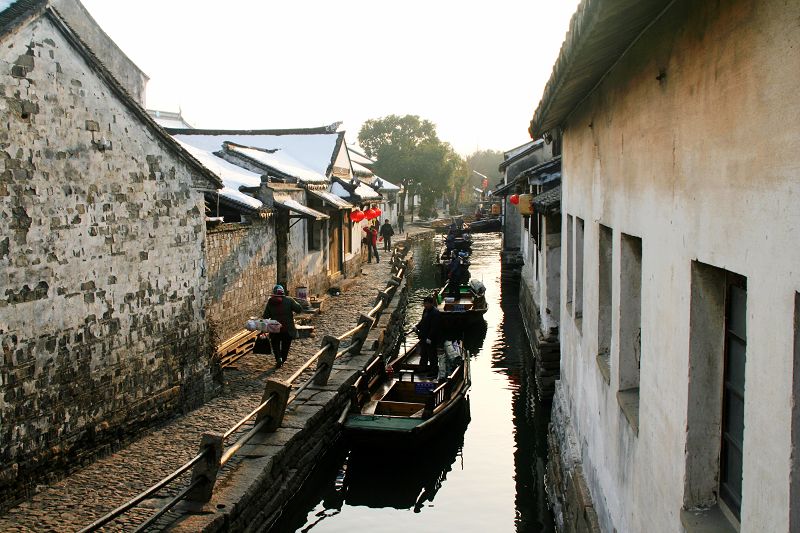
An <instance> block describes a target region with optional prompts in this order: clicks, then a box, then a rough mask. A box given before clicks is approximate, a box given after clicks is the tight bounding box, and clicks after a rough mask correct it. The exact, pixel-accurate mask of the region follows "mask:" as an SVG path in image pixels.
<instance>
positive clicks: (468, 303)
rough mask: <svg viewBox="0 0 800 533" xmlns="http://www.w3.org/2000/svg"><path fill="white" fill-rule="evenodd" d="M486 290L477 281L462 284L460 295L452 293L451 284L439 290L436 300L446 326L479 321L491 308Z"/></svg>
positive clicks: (459, 290) (435, 294)
mask: <svg viewBox="0 0 800 533" xmlns="http://www.w3.org/2000/svg"><path fill="white" fill-rule="evenodd" d="M485 290H486V288H485V287H484V286H483V283H481V282H479V281H477V280H472V281H470V282H469V283H462V284H460V285H459V287H458V293H453V292H452V291H450V282H448V283H447V284H446V285H445V286H444V287H442V288H441V289H438V290H437V291H436V292H435V293H434V298H435V300H436V307H437V308H438V309H439V313H441V317H442V320H443V321H444V323H445V325H446V326H448V327H449V326H451V325H452V324H453V323H454V322H455V321H459V322H463V321H464V320H465V319H466V320H470V319H477V318H480V317H481V316H482V315H483V314H485V313H486V311H487V310H488V308H489V306H488V304H487V303H486V296H485Z"/></svg>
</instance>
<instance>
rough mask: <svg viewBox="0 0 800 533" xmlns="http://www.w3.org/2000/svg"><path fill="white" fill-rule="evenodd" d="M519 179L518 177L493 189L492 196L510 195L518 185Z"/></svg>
mask: <svg viewBox="0 0 800 533" xmlns="http://www.w3.org/2000/svg"><path fill="white" fill-rule="evenodd" d="M517 179H518V178H514V179H513V180H511V181H510V182H509V183H506V184H505V185H502V186H500V187H498V188H496V189H495V190H493V191H492V196H508V195H509V194H512V189H513V188H514V187H515V186H516V185H517Z"/></svg>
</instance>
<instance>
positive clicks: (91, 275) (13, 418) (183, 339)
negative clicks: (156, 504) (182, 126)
mask: <svg viewBox="0 0 800 533" xmlns="http://www.w3.org/2000/svg"><path fill="white" fill-rule="evenodd" d="M118 94H119V93H117V92H115V91H113V90H110V86H109V85H108V84H107V83H106V82H105V81H104V80H103V78H102V76H100V75H99V74H98V73H97V72H96V71H95V70H93V67H92V66H91V63H90V62H87V60H86V59H85V56H83V55H81V53H80V52H78V49H77V48H76V47H73V46H72V45H71V44H70V43H69V42H67V40H66V39H65V38H64V35H63V34H62V33H61V32H60V31H59V30H58V29H57V28H56V26H55V25H54V23H53V21H52V20H51V19H50V18H48V17H46V16H40V17H39V18H37V19H35V20H33V21H31V22H28V23H27V24H26V25H24V26H22V27H21V28H18V29H16V30H14V32H13V33H11V34H8V35H6V36H5V37H4V41H3V46H2V50H0V123H2V124H3V128H2V130H1V131H0V220H2V229H0V288H1V289H0V291H2V292H0V353H1V354H2V358H0V465H2V466H0V509H2V508H3V507H4V506H5V505H6V504H8V503H10V502H11V501H13V500H15V499H19V498H21V497H24V496H26V494H29V492H30V491H31V490H32V489H33V487H34V486H35V484H36V483H38V482H41V481H42V480H43V479H52V478H53V477H54V476H57V475H58V474H59V473H62V472H64V471H69V470H72V469H74V468H76V467H78V466H80V465H81V464H84V463H86V462H88V461H89V460H90V459H91V458H92V457H93V456H94V455H96V454H97V453H98V452H104V451H108V450H110V449H112V448H113V447H114V446H117V445H119V443H121V442H124V441H125V440H126V439H128V438H129V437H130V436H132V435H135V434H137V433H138V432H139V430H140V429H141V428H142V427H145V426H148V425H149V424H151V423H153V422H154V421H156V420H158V419H162V418H164V417H168V416H170V415H172V414H173V413H175V412H176V411H178V410H181V409H185V408H190V407H192V406H196V405H198V404H199V403H201V402H202V401H203V400H204V399H206V398H208V397H209V395H210V394H211V393H212V392H213V391H214V389H215V387H216V384H215V383H214V381H213V379H212V372H210V370H209V369H210V365H209V354H210V350H209V346H208V345H209V343H208V335H207V329H206V323H205V316H204V313H205V311H204V309H205V298H206V297H205V294H206V282H205V279H206V278H205V259H204V252H203V247H204V240H205V225H204V203H203V192H202V191H201V190H200V189H201V188H208V187H209V184H208V182H207V181H206V180H205V179H204V178H202V177H200V176H199V174H197V172H196V171H195V169H194V168H193V167H190V166H189V164H188V163H187V162H186V160H185V159H182V158H180V157H178V156H177V155H176V154H175V152H174V150H173V148H172V147H171V145H169V144H167V143H166V142H165V141H163V140H161V138H159V137H158V136H157V135H155V134H154V131H153V130H152V129H148V127H146V126H145V125H144V123H143V122H141V120H140V119H139V118H138V116H137V115H136V114H135V113H133V112H132V111H131V106H130V104H129V103H126V101H124V100H123V99H121V98H118V97H117V96H118Z"/></svg>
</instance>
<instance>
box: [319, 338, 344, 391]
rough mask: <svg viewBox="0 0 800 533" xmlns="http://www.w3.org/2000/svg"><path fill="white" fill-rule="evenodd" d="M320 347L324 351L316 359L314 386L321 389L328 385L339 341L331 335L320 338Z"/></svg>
mask: <svg viewBox="0 0 800 533" xmlns="http://www.w3.org/2000/svg"><path fill="white" fill-rule="evenodd" d="M322 347H324V348H325V351H324V352H322V355H320V356H319V358H318V359H317V376H316V377H315V378H314V385H317V386H319V387H322V386H324V385H327V384H328V378H330V376H331V370H333V362H334V361H335V360H336V352H338V351H339V339H337V338H336V337H333V336H331V335H325V336H324V337H323V338H322Z"/></svg>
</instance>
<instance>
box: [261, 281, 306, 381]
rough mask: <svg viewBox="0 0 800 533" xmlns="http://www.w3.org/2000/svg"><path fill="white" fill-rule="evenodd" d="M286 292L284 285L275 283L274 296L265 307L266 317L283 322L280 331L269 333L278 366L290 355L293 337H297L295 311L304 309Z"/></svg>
mask: <svg viewBox="0 0 800 533" xmlns="http://www.w3.org/2000/svg"><path fill="white" fill-rule="evenodd" d="M285 292H286V291H284V289H283V285H275V287H274V288H273V289H272V296H270V298H269V300H267V305H266V307H264V318H271V319H272V320H277V321H278V322H280V323H281V330H280V332H278V333H270V334H269V341H270V343H271V344H272V352H273V354H274V355H275V363H276V364H277V366H278V367H280V366H281V365H282V364H283V363H284V361H286V358H287V357H288V356H289V347H290V346H291V345H292V339H296V338H297V328H296V327H295V325H294V313H299V312H300V311H302V310H303V308H302V307H300V304H299V303H297V302H296V301H294V299H292V298H290V297H289V296H286V294H285Z"/></svg>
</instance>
